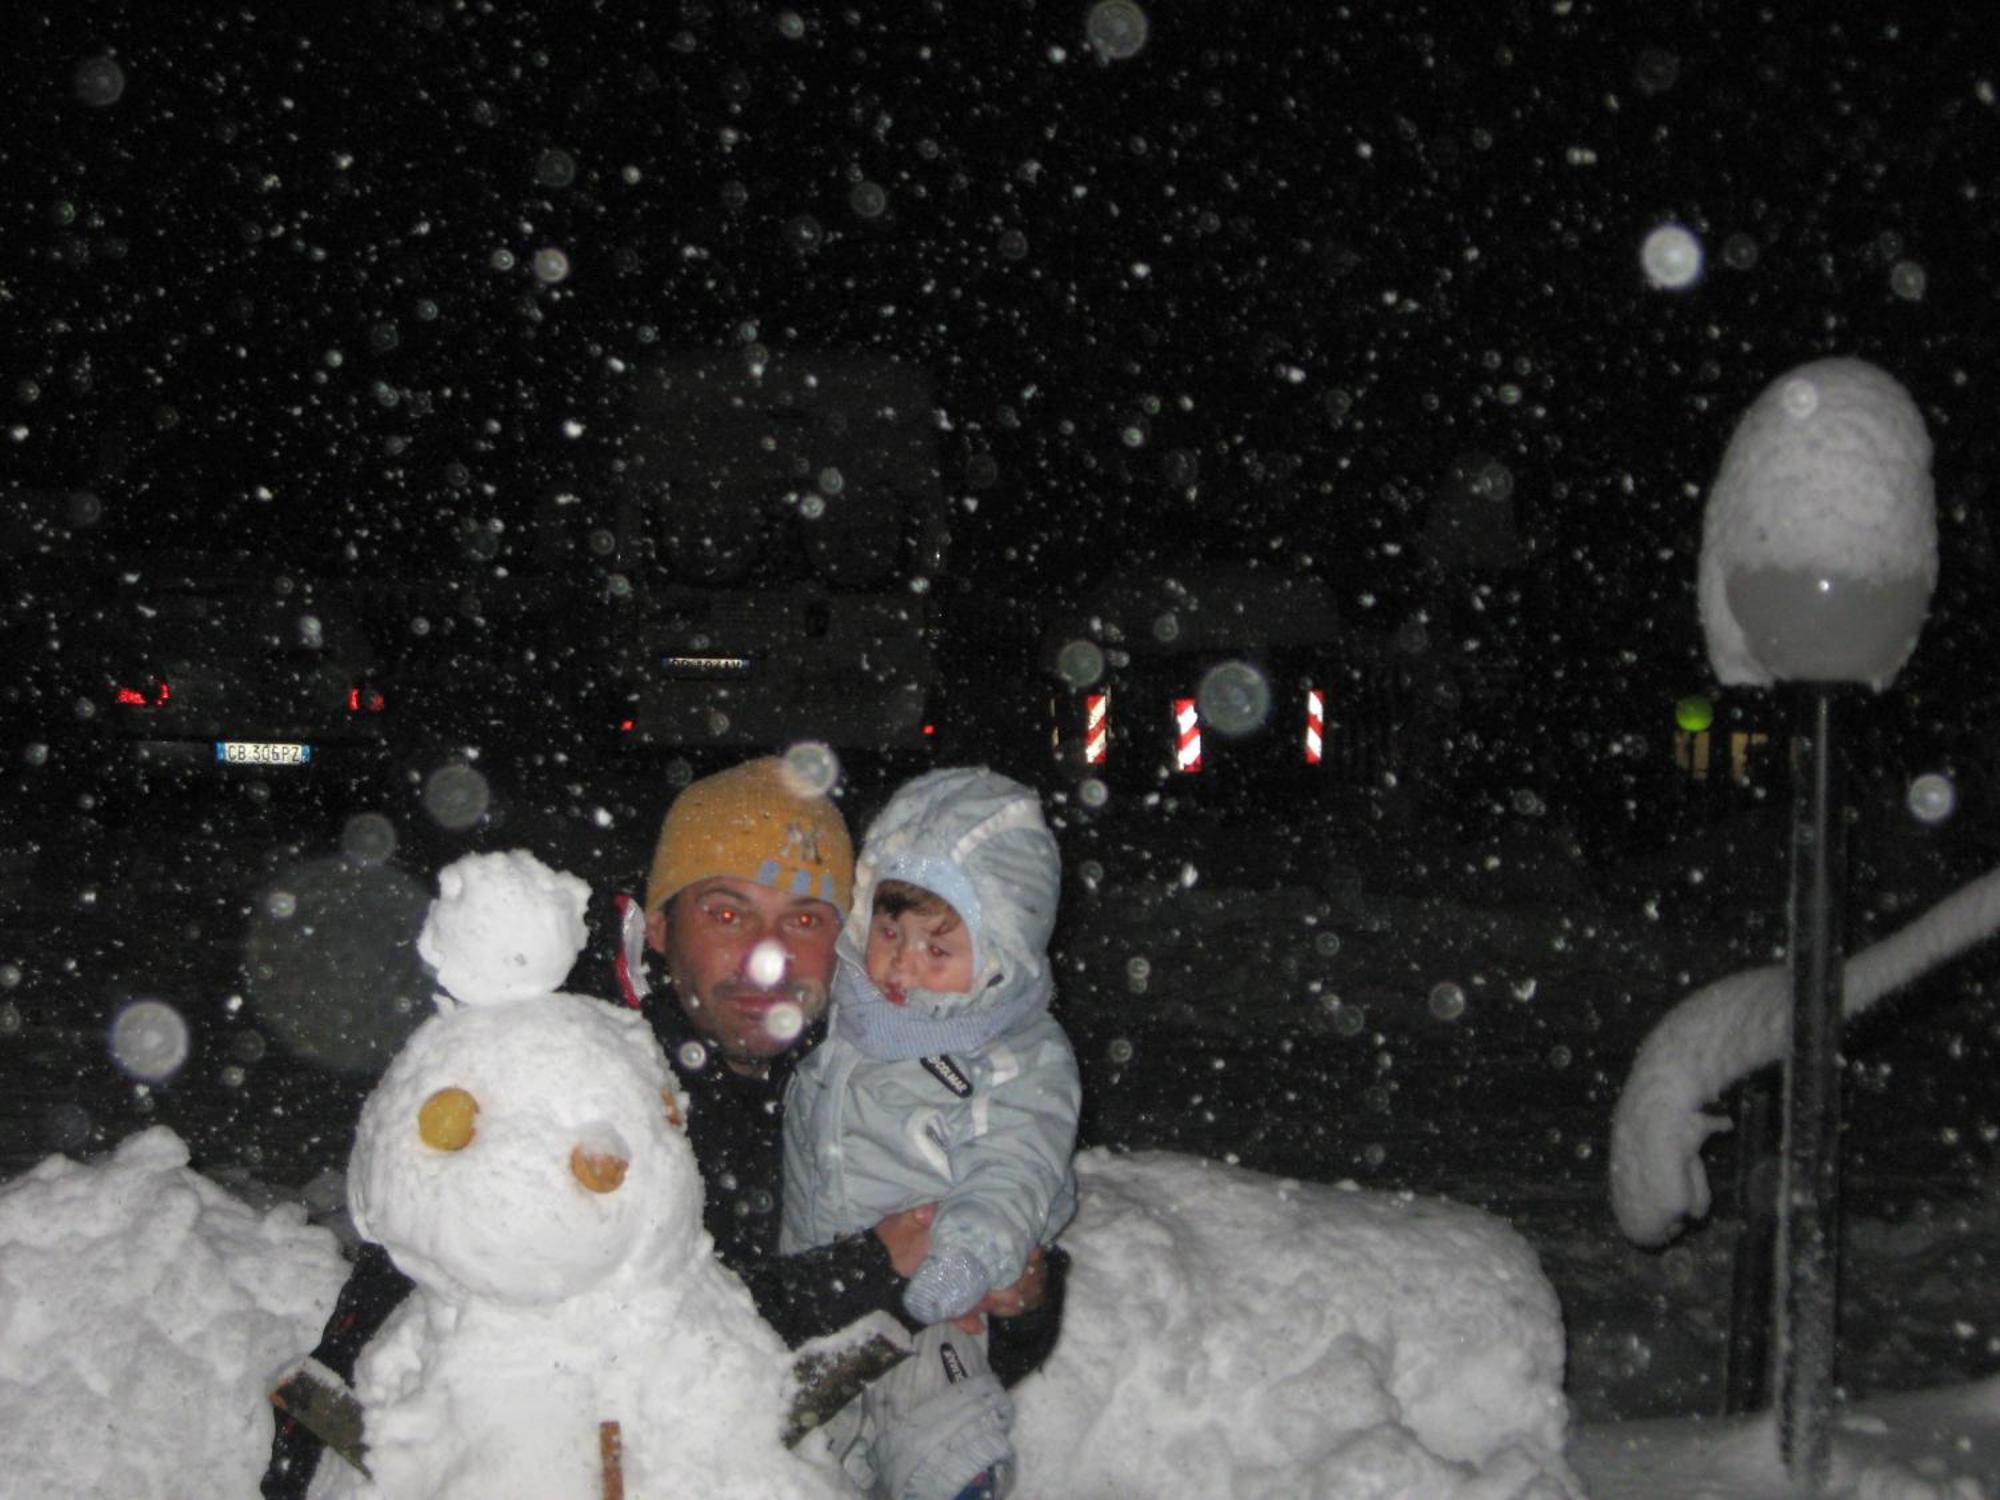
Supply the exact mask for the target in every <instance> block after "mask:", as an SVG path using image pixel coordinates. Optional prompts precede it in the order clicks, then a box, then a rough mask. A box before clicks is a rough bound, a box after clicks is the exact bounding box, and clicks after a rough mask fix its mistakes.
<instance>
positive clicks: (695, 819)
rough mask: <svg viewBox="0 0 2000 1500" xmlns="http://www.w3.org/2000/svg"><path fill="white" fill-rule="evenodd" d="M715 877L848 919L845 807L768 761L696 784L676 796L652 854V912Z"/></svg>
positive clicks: (850, 864)
mask: <svg viewBox="0 0 2000 1500" xmlns="http://www.w3.org/2000/svg"><path fill="white" fill-rule="evenodd" d="M715 875H732V876H735V877H737V878H739V879H743V880H751V881H755V882H756V883H757V884H758V885H764V886H769V887H770V888H771V889H772V890H776V891H783V892H785V893H786V894H787V895H792V896H811V897H814V898H816V899H818V900H821V901H830V902H832V903H833V904H834V905H835V906H837V907H839V908H840V910H841V912H842V913H843V914H845V913H846V911H847V900H848V896H849V894H850V892H851V890H852V888H853V882H854V844H853V841H852V840H851V839H850V838H849V837H848V834H847V823H846V820H845V819H843V818H842V817H841V816H840V809H839V808H837V807H835V806H834V805H833V804H832V803H831V802H829V801H828V800H827V799H826V798H825V797H823V796H819V795H817V794H816V793H814V792H813V791H812V790H811V789H810V788H809V787H807V786H806V785H805V784H804V783H803V782H802V781H801V780H800V778H799V776H798V775H797V773H796V772H794V771H792V770H791V768H790V767H788V766H787V765H786V764H785V762H784V761H783V760H781V759H779V758H778V757H777V756H767V757H765V758H764V759H762V760H752V761H745V762H744V763H743V764H742V765H740V766H732V767H731V768H730V769H729V770H727V771H718V772H716V773H715V774H714V775H713V776H704V777H703V778H702V779H701V780H700V781H696V782H690V783H689V784H688V786H687V787H686V788H685V789H684V790H683V791H682V792H681V794H680V795H679V796H678V797H676V798H674V805H673V806H672V807H670V808H668V809H667V816H666V820H665V821H664V822H663V823H661V824H660V841H659V843H658V844H656V845H655V846H654V848H653V873H652V875H651V877H650V878H649V879H648V880H647V881H646V910H647V911H649V912H651V911H656V910H658V909H659V908H660V907H662V906H664V905H665V904H666V903H667V901H668V900H669V899H670V898H671V897H672V896H674V895H675V894H676V893H678V892H679V891H680V890H682V889H683V888H684V887H686V886H689V885H692V884H693V883H694V882H695V881H697V880H707V879H708V878H710V877H711V876H715Z"/></svg>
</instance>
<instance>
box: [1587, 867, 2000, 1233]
mask: <svg viewBox="0 0 2000 1500" xmlns="http://www.w3.org/2000/svg"><path fill="white" fill-rule="evenodd" d="M1996 928H2000V870H1989V871H1988V872H1987V873H1986V874H1984V875H1981V876H1980V877H1979V878H1978V879H1976V880H1973V881H1971V882H1970V883H1968V884H1966V885H1964V886H1962V887H1960V888H1959V889H1958V890H1957V891H1954V892H1953V893H1952V894H1951V895H1949V896H1947V897H1946V898H1945V899H1944V900H1942V901H1940V902H1939V903H1938V904H1937V905H1936V906H1934V907H1932V908H1931V909H1930V910H1929V911H1927V912H1925V913H1924V914H1923V915H1922V916H1920V917H1918V918H1917V919H1916V920H1915V921H1913V922H1911V923H1910V924H1909V925H1908V926H1906V927H1904V928H1902V929H1900V930H1899V931H1897V932H1895V933H1894V934H1892V935H1891V936H1889V937H1886V938H1884V939H1882V941H1880V942H1879V943H1876V944H1874V945H1873V946H1872V947H1869V948H1865V949H1863V950H1862V951H1861V952H1859V953H1857V954H1854V955H1853V956H1852V957H1850V958H1849V959H1848V960H1847V963H1846V974H1845V984H1844V987H1843V993H1842V1013H1843V1015H1844V1016H1845V1018H1846V1019H1848V1020H1852V1019H1853V1018H1854V1017H1855V1016H1858V1015H1860V1014H1861V1013H1862V1012H1863V1011H1865V1010H1867V1009H1868V1008H1869V1007H1870V1006H1871V1005H1873V1004H1874V1003H1875V1002H1876V1001H1877V1000H1879V999H1881V998H1882V997H1883V996H1884V995H1887V994H1890V993H1892V992H1893V991H1895V990H1898V989H1900V988H1902V987H1903V986H1904V985H1906V984H1908V983H1910V981H1911V980H1913V979H1916V978H1918V977H1919V976H1921V975H1923V974H1925V973H1927V972H1928V971H1930V970H1931V969H1934V968H1936V967H1937V966H1938V965H1940V964H1942V963H1945V962H1946V961H1948V960H1950V959H1952V958H1955V957H1957V956H1958V955H1959V954H1960V953H1963V952H1964V951H1965V950H1966V949H1968V948H1970V947H1972V946H1974V945H1975V944H1977V943H1980V942H1983V941H1984V940H1985V939H1986V938H1988V937H1990V936H1991V935H1992V934H1993V932H1994V930H1995V929H1996ZM1790 1005H1791V983H1790V979H1789V978H1788V976H1787V972H1786V967H1785V965H1784V964H1782V963H1774V964H1765V965H1762V966H1761V967H1758V968H1753V969H1742V970H1739V971H1738V972H1736V973H1734V974H1729V975H1725V976H1724V977H1723V978H1721V979H1718V980H1715V981H1713V982H1712V983H1710V984H1706V985H1703V986H1702V987H1701V988H1700V989H1698V990H1696V991H1695V992H1694V993H1693V994H1691V995H1689V996H1688V997H1687V998H1686V999H1685V1000H1683V1001H1681V1002H1680V1004H1678V1005H1676V1006H1675V1007H1674V1008H1673V1009H1672V1010H1670V1011H1669V1012H1667V1014H1666V1016H1665V1017H1664V1018H1663V1019H1662V1020H1661V1021H1660V1023H1659V1024H1658V1025H1657V1026H1655V1027H1654V1028H1653V1030H1652V1031H1651V1032H1650V1033H1649V1034H1648V1035H1647V1037H1646V1040H1645V1043H1644V1045H1642V1046H1641V1047H1640V1049H1639V1055H1638V1057H1637V1058H1636V1059H1635V1060H1634V1062H1633V1064H1632V1072H1631V1074H1630V1075H1629V1076H1628V1077H1627V1078H1626V1080H1625V1088H1624V1090H1623V1092H1621V1093H1620V1094H1619V1096H1618V1108H1617V1110H1616V1112H1615V1113H1614V1114H1613V1116H1612V1122H1611V1207H1612V1210H1613V1212H1614V1213H1616V1214H1617V1216H1618V1227H1619V1228H1620V1229H1622V1230H1623V1231H1624V1233H1625V1237H1626V1238H1627V1239H1629V1240H1631V1241H1633V1243H1635V1244H1639V1245H1648V1246H1651V1245H1664V1244H1665V1243H1667V1241H1669V1240H1671V1239H1672V1238H1673V1237H1674V1236H1675V1235H1677V1234H1679V1233H1680V1231H1681V1229H1682V1228H1683V1227H1684V1225H1685V1222H1686V1221H1687V1220H1688V1219H1698V1218H1701V1217H1702V1216H1703V1215H1705V1214H1706V1213H1707V1212H1708V1208H1709V1196H1710V1195H1709V1186H1708V1173H1707V1171H1706V1169H1705V1168H1704V1167H1703V1166H1702V1161H1701V1148H1702V1143H1703V1142H1705V1141H1706V1140H1707V1139H1708V1138H1709V1136H1711V1135H1713V1134H1715V1133H1716V1132H1717V1131H1719V1130H1726V1129H1728V1128H1729V1122H1728V1120H1727V1119H1726V1118H1724V1117H1723V1116H1721V1115H1717V1114H1711V1113H1709V1112H1708V1110H1707V1105H1708V1104H1710V1103H1711V1102H1712V1101H1714V1100H1716V1099H1718V1098H1720V1097H1721V1095H1722V1093H1723V1091H1724V1090H1726V1089H1727V1088H1729V1086H1730V1085H1731V1084H1733V1083H1735V1082H1737V1081H1738V1080H1740V1079H1743V1078H1746V1077H1748V1076H1749V1075H1750V1074H1752V1073H1754V1072H1756V1071H1757V1070H1758V1069H1759V1068H1762V1067H1766V1066H1768V1065H1769V1064H1771V1063H1774V1062H1778V1061H1780V1060H1782V1059H1783V1057H1784V1055H1785V1044H1786V1034H1787V1030H1786V1029H1787V1023H1788V1020H1789V1017H1790Z"/></svg>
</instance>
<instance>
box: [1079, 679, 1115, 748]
mask: <svg viewBox="0 0 2000 1500" xmlns="http://www.w3.org/2000/svg"><path fill="white" fill-rule="evenodd" d="M1110 754H1111V694H1110V693H1109V692H1103V693H1091V694H1089V695H1087V696H1086V697H1085V698H1084V700H1083V763H1084V764H1085V765H1087V766H1101V765H1103V764H1104V763H1105V761H1106V760H1107V759H1109V758H1110Z"/></svg>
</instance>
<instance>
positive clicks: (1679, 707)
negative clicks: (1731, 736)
mask: <svg viewBox="0 0 2000 1500" xmlns="http://www.w3.org/2000/svg"><path fill="white" fill-rule="evenodd" d="M1714 722H1715V705H1714V704H1713V703H1710V702H1709V701H1708V700H1707V699H1706V698H1704V697H1702V696H1701V694H1699V693H1690V694H1688V696H1687V697H1685V698H1683V699H1681V701H1680V702H1678V703H1676V704H1675V705H1674V723H1676V724H1678V725H1679V726H1680V727H1681V728H1682V729H1685V730H1686V731H1687V732H1688V733H1689V734H1700V733H1701V732H1702V730H1704V729H1706V728H1708V727H1709V725H1711V724H1713V723H1714Z"/></svg>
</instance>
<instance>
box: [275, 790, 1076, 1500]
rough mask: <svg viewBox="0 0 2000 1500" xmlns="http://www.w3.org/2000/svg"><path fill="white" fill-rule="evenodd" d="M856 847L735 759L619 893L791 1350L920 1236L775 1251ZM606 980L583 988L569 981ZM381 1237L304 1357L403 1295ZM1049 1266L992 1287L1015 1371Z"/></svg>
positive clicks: (715, 1212)
mask: <svg viewBox="0 0 2000 1500" xmlns="http://www.w3.org/2000/svg"><path fill="white" fill-rule="evenodd" d="M853 874H854V851H853V844H852V841H851V840H850V839H849V837H848V832H847V825H846V823H845V821H844V820H843V819H842V818H841V815H840V810H839V809H838V808H836V807H835V806H834V805H833V803H832V802H831V801H830V800H828V799H827V798H826V797H824V796H822V795H820V794H818V793H815V792H813V791H812V790H811V789H809V788H807V787H805V786H803V785H801V784H799V782H798V781H797V779H796V778H795V777H794V775H793V774H792V773H791V772H790V771H789V770H788V769H787V767H786V764H785V762H784V761H782V760H780V759H777V758H765V759H760V760H753V761H749V762H746V763H745V764H743V765H740V766H736V767H733V768H731V769H729V770H726V771H720V772H717V773H716V774H715V775H713V776H708V777H704V778H703V779H702V780H700V781H696V782H693V783H691V784H690V785H689V786H687V787H686V788H685V789H684V790H683V791H682V792H681V794H680V795H679V796H678V797H677V798H675V800H674V803H673V805H672V806H671V807H670V808H669V809H668V810H667V816H666V819H665V821H664V822H663V823H662V824H661V828H660V836H659V840H658V843H657V845H656V847H655V849H654V852H653V861H652V867H651V873H650V876H649V878H648V880H647V882H646V896H645V903H644V905H643V907H639V908H633V907H632V906H631V905H630V903H629V901H628V899H627V898H624V897H620V898H619V906H620V908H621V914H622V917H623V925H624V936H625V939H626V941H625V943H624V944H623V945H622V947H621V952H620V956H619V959H618V964H617V968H618V980H619V983H620V986H621V988H622V989H623V991H624V993H625V996H626V998H627V1000H628V1001H629V1002H630V1003H633V1004H639V1003H640V1001H641V999H642V997H643V996H644V995H645V993H646V986H645V984H644V982H643V976H642V975H638V974H635V973H634V972H633V971H634V969H636V968H638V967H640V965H641V963H642V960H641V959H640V957H639V954H638V953H637V951H636V950H637V949H638V948H639V946H640V943H641V942H643V945H644V947H645V948H647V949H650V950H651V951H652V952H653V953H654V954H656V955H658V956H660V957H661V958H662V959H663V960H664V961H665V966H666V971H667V977H668V980H669V983H670V984H671V987H672V989H673V995H672V996H671V997H663V998H662V999H660V1000H657V1001H653V1002H651V1003H650V1004H647V1005H646V1006H645V1007H644V1008H645V1009H647V1010H648V1012H649V1016H650V1019H651V1020H652V1023H653V1027H654V1030H655V1031H656V1032H657V1033H658V1035H659V1037H660V1040H661V1043H662V1045H663V1046H664V1047H665V1048H666V1051H667V1056H668V1059H669V1061H670V1062H671V1063H672V1065H673V1068H674V1072H675V1074H676V1075H677V1077H678V1078H679V1080H680V1083H681V1086H682V1087H683V1088H684V1089H686V1090H687V1092H688V1094H689V1096H690V1099H691V1104H690V1108H689V1111H688V1137H689V1141H690V1143H691V1144H692V1145H693V1147H694V1151H695V1157H696V1160H697V1162H698V1163H699V1164H700V1167H701V1172H702V1178H703V1181H704V1183H705V1185H706V1188H707V1200H706V1204H705V1207H704V1213H703V1221H704V1224H705V1227H706V1228H707V1229H708V1231H709V1234H710V1235H711V1236H712V1237H713V1238H714V1240H715V1247H716V1256H717V1258H718V1259H719V1260H721V1261H722V1263H723V1264H724V1265H726V1266H728V1267H729V1269H731V1270H732V1271H734V1272H736V1274H737V1275H738V1276H740V1277H741V1278H742V1279H743V1281H744V1283H745V1285H746V1286H748V1288H749V1290H750V1294H751V1296H752V1298H753V1299H754V1300H755V1302H756V1304H757V1310H758V1311H759V1312H760V1313H762V1314H763V1316H764V1317H765V1318H766V1319H767V1320H768V1321H769V1322H770V1323H771V1324H772V1326H773V1327H775V1328H776V1329H777V1331H778V1333H779V1335H780V1336H781V1337H783V1338H784V1340H785V1342H786V1343H787V1344H790V1345H792V1346H794V1347H796V1346H797V1345H799V1344H801V1343H803V1342H805V1341H806V1340H808V1339H812V1338H815V1337H818V1336H820V1335H822V1334H827V1333H835V1332H838V1331H839V1330H840V1329H843V1328H845V1327H847V1326H848V1325H849V1324H851V1323H853V1322H854V1321H855V1320H856V1319H858V1318H860V1317H863V1316H865V1315H866V1314H868V1313H870V1312H873V1311H876V1310H878V1309H879V1310H882V1311H886V1312H890V1313H892V1314H898V1313H899V1311H900V1307H901V1300H902V1288H903V1283H904V1280H905V1279H906V1278H907V1277H908V1276H910V1275H911V1274H913V1273H914V1272H915V1270H916V1268H917V1267H918V1266H919V1265H920V1264H922V1262H923V1259H924V1257H925V1255H926V1254H928V1253H929V1250H930V1229H929V1223H930V1212H931V1211H930V1210H929V1209H928V1208H922V1209H914V1210H911V1211H910V1212H908V1213H903V1214H897V1215H895V1216H893V1217H892V1218H890V1219H886V1220H884V1221H883V1222H882V1223H881V1224H879V1225H877V1226H876V1227H875V1228H874V1230H872V1231H870V1232H868V1233H865V1234H858V1235H853V1236H850V1237H849V1238H847V1239H845V1240H840V1241H836V1242H835V1243H834V1244H831V1245H826V1246H822V1247H819V1248H817V1249H814V1250H810V1251H806V1252H803V1253H801V1254H797V1255H790V1256H780V1255H779V1254H778V1252H777V1244H778V1203H779V1191H780V1187H781V1184H782V1171H783V1139H782V1137H783V1131H782V1107H783V1104H784V1097H785V1083H786V1080H787V1079H788V1078H789V1077H790V1072H791V1068H792V1065H793V1063H794V1061H795V1060H796V1057H797V1055H798V1054H799V1053H801V1052H803V1051H805V1050H807V1048H808V1044H809V1043H810V1042H811V1041H812V1040H813V1039H814V1037H815V1036H816V1035H817V1028H818V1025H819V1023H820V1022H821V1021H822V1019H823V1018H824V1015H825V1012H826V1003H827V993H828V989H829V986H830V985H831V982H832V978H833V965H834V949H833V945H834V939H835V938H836V937H837V936H838V935H839V932H840V925H841V921H842V919H843V918H844V916H845V914H846V906H847V901H848V896H849V892H850V889H851V886H852V881H853ZM578 988H580V989H584V990H585V991H586V992H597V993H601V992H602V991H601V990H596V989H595V988H594V987H586V986H578ZM409 1287H410V1283H409V1281H408V1280H407V1278H405V1277H404V1276H403V1275H402V1273H401V1272H399V1271H397V1270H396V1268H395V1267H394V1266H393V1265H392V1264H390V1262H389V1259H388V1257H387V1255H386V1254H384V1253H383V1251H382V1250H381V1249H380V1247H378V1246H372V1245H371V1246H365V1247H364V1248H363V1250H362V1252H361V1255H360V1256H359V1257H358V1258H357V1260H356V1264H355V1269H354V1272H353V1274H352V1275H351V1276H350V1277H349V1278H348V1282H347V1285H346V1286H345V1287H344V1288H343V1289H342V1291H341V1297H340V1303H339V1306H337V1307H336V1308H335V1309H334V1314H333V1316H332V1318H330V1319H329V1320H328V1323H327V1330H326V1334H325V1336H324V1337H323V1339H322V1341H321V1344H320V1347H319V1348H318V1349H317V1350H315V1351H314V1357H315V1358H317V1359H318V1360H319V1361H320V1362H321V1363H322V1364H325V1365H327V1366H328V1367H329V1368H331V1369H332V1370H334V1371H335V1372H337V1373H338V1374H339V1375H341V1376H342V1378H351V1377H352V1375H353V1370H354V1360H355V1356H356V1355H357V1354H359V1353H360V1351H361V1349H362V1347H363V1346H364V1345H365V1344H366V1343H367V1342H368V1340H369V1339H370V1338H372V1337H373V1336H374V1334H375V1331H376V1330H377V1329H378V1328H380V1327H381V1325H382V1323H383V1321H384V1320H385V1319H386V1318H387V1317H388V1315H389V1313H390V1312H392V1311H393V1310H394V1309H395V1307H396V1305H397V1304H398V1303H400V1302H401V1301H402V1299H403V1297H404V1296H405V1295H406V1294H407V1292H408V1291H409ZM1060 1302H1061V1275H1060V1267H1059V1266H1058V1267H1056V1268H1055V1270H1054V1273H1053V1274H1052V1273H1051V1269H1050V1268H1049V1267H1048V1266H1047V1265H1046V1264H1045V1263H1043V1262H1039V1261H1038V1262H1036V1263H1035V1264H1033V1265H1031V1266H1030V1268H1029V1270H1028V1271H1027V1273H1026V1274H1025V1275H1023V1276H1022V1278H1021V1280H1020V1281H1019V1282H1017V1283H1016V1284H1015V1285H1014V1286H1012V1287H1008V1288H1004V1289H1002V1290H1000V1291H997V1292H995V1293H993V1294H992V1295H990V1296H989V1297H988V1298H987V1300H986V1301H985V1302H984V1303H982V1304H981V1308H980V1311H981V1312H982V1313H990V1314H992V1315H994V1316H995V1317H997V1318H999V1319H1001V1320H1003V1322H1001V1323H996V1324H995V1325H994V1327H993V1338H992V1345H993V1348H992V1354H991V1362H992V1365H993V1368H994V1370H995V1372H996V1373H997V1374H999V1375H1000V1376H1001V1378H1002V1380H1003V1381H1006V1382H1008V1383H1010V1384H1011V1383H1012V1382H1013V1381H1015V1380H1018V1379H1019V1378H1020V1377H1021V1376H1023V1375H1025V1374H1027V1373H1028V1372H1029V1371H1030V1370H1032V1369H1034V1368H1035V1367H1036V1366H1037V1365H1039V1364H1040V1363H1041V1361H1042V1360H1043V1359H1045V1358H1046V1357H1047V1355H1048V1352H1049V1349H1050V1348H1051V1347H1052V1346H1053V1342H1054V1336H1055V1332H1056V1330H1057V1328H1058V1326H1059V1316H1060V1311H1061V1308H1060ZM317 1450H318V1444H317V1442H316V1441H314V1440H313V1438H312V1437H311V1435H310V1434H309V1433H306V1432H305V1431H304V1430H303V1429H302V1428H300V1427H298V1426H297V1425H296V1424H294V1423H291V1422H289V1421H287V1420H285V1419H282V1418H281V1419H280V1421H279V1426H278V1435H277V1439H276V1441H275V1443H274V1444H273V1449H272V1464H271V1467H270V1470H269V1472H268V1473H267V1474H266V1476H265V1480H264V1494H265V1496H266V1497H267V1500H283V1497H289V1496H294V1495H299V1494H303V1493H304V1490H305V1485H306V1481H307V1479H308V1478H310V1476H311V1473H312V1469H313V1466H314V1463H315V1460H316V1457H317Z"/></svg>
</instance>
